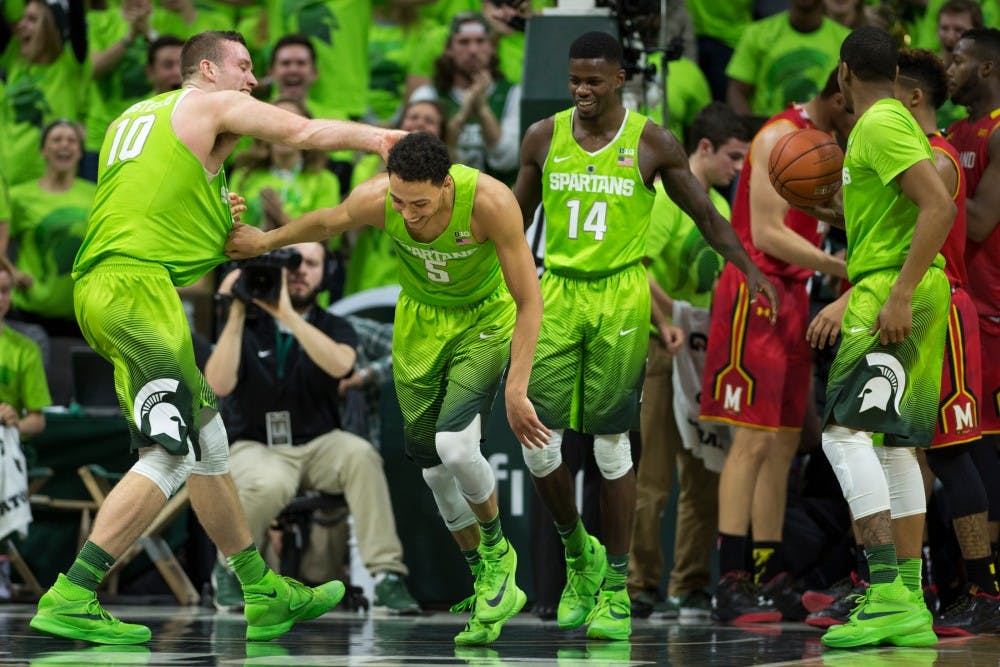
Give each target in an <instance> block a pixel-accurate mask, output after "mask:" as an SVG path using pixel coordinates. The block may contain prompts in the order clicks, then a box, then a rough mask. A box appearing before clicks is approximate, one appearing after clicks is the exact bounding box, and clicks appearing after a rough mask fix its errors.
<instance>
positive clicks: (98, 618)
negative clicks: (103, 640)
mask: <svg viewBox="0 0 1000 667" xmlns="http://www.w3.org/2000/svg"><path fill="white" fill-rule="evenodd" d="M59 615H60V616H65V617H66V618H85V619H87V620H88V621H103V620H104V618H103V617H102V616H101V615H100V614H59Z"/></svg>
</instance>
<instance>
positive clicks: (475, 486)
mask: <svg viewBox="0 0 1000 667" xmlns="http://www.w3.org/2000/svg"><path fill="white" fill-rule="evenodd" d="M481 425H482V419H481V418H480V416H479V415H476V417H475V419H473V420H472V422H471V423H470V424H469V425H468V426H466V427H465V429H463V430H461V431H443V432H439V433H438V434H437V435H436V436H435V438H434V446H435V448H436V449H437V454H438V456H439V457H440V458H441V463H443V464H444V466H445V467H446V468H447V469H448V472H450V473H451V474H452V475H454V477H455V481H457V482H458V488H459V490H460V491H461V492H462V495H463V496H465V497H466V499H467V500H468V501H469V502H471V503H475V504H479V503H484V502H486V501H487V500H489V497H490V496H491V495H493V488H494V487H495V486H496V479H495V478H494V476H493V468H492V467H491V466H490V464H489V461H487V460H486V459H485V458H483V454H482V452H480V451H479V439H480V437H481V434H482V428H481Z"/></svg>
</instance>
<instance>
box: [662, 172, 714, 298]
mask: <svg viewBox="0 0 1000 667" xmlns="http://www.w3.org/2000/svg"><path fill="white" fill-rule="evenodd" d="M708 197H709V199H711V200H712V203H713V204H715V209H716V210H717V211H718V212H719V214H720V215H721V216H722V217H724V218H725V219H726V220H728V219H729V202H728V201H726V198H725V197H723V196H722V195H721V194H719V192H718V191H716V190H715V188H712V189H710V190H709V191H708ZM646 256H647V257H649V258H650V260H651V262H650V264H649V273H650V274H651V275H652V276H653V279H654V280H656V284H658V285H659V286H660V287H662V288H663V291H664V292H666V293H667V294H669V295H670V296H671V297H673V298H675V299H677V300H679V301H687V302H688V303H690V304H691V305H693V306H698V307H699V308H708V307H709V306H711V305H712V292H713V290H714V289H715V281H716V280H717V279H718V278H719V274H720V273H721V272H722V265H723V263H724V261H725V260H723V259H722V255H720V254H719V253H717V252H715V250H713V249H712V246H710V245H708V241H706V240H705V237H704V236H702V235H701V231H700V230H699V229H698V227H697V226H696V225H695V224H694V220H692V219H691V218H690V217H689V216H688V215H687V213H685V212H684V211H682V210H681V207H680V206H678V205H677V204H675V203H674V200H672V199H671V198H670V197H668V196H667V193H666V191H665V190H664V189H663V184H662V183H659V182H657V183H656V200H655V201H654V202H653V215H652V222H651V223H650V225H649V238H648V239H647V240H646Z"/></svg>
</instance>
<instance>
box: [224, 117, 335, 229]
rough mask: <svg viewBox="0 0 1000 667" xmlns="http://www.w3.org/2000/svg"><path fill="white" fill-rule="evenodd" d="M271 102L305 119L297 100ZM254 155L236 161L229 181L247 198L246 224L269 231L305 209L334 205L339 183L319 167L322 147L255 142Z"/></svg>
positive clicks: (323, 154)
mask: <svg viewBox="0 0 1000 667" xmlns="http://www.w3.org/2000/svg"><path fill="white" fill-rule="evenodd" d="M274 105H275V106H277V107H281V108H282V109H285V110H286V111H291V112H292V113H296V114H299V115H300V116H305V117H306V118H309V114H308V113H307V112H306V110H305V108H304V107H303V106H302V104H301V103H300V102H296V101H294V100H288V99H279V100H277V101H275V102H274ZM255 153H256V155H255V154H254V153H249V154H248V153H244V154H243V155H242V156H241V157H240V158H238V159H237V163H238V164H239V163H241V162H242V163H244V166H239V167H237V169H236V171H235V172H233V176H232V178H231V179H230V181H231V183H232V187H233V190H234V191H236V192H239V193H240V194H241V195H242V196H243V197H245V198H246V200H247V201H246V203H247V211H246V213H245V214H244V216H243V222H245V223H246V224H249V225H253V226H254V227H261V228H263V229H265V230H267V229H274V228H275V227H281V226H282V225H284V224H285V223H287V222H288V221H290V220H291V219H292V218H295V217H297V216H300V215H302V214H303V213H306V212H307V211H312V210H315V209H317V208H328V207H331V206H336V205H337V204H339V203H340V183H339V181H338V180H337V178H336V177H335V176H334V175H333V174H331V173H330V172H328V171H327V170H326V169H325V168H324V166H325V164H326V154H325V153H323V152H322V151H303V150H301V149H299V148H293V147H291V146H283V145H281V144H269V143H266V142H263V141H260V142H258V143H257V150H256V151H255Z"/></svg>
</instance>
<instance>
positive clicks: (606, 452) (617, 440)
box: [594, 433, 632, 480]
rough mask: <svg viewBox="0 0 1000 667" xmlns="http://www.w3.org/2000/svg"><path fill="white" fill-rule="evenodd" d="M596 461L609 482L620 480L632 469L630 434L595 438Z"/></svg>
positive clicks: (602, 475)
mask: <svg viewBox="0 0 1000 667" xmlns="http://www.w3.org/2000/svg"><path fill="white" fill-rule="evenodd" d="M594 459H596V460H597V467H598V469H600V471H601V477H603V478H604V479H607V480H614V479H618V478H619V477H623V476H624V475H625V473H627V472H628V471H629V470H631V469H632V445H631V443H630V442H629V439H628V433H616V434H614V435H595V436H594Z"/></svg>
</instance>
